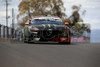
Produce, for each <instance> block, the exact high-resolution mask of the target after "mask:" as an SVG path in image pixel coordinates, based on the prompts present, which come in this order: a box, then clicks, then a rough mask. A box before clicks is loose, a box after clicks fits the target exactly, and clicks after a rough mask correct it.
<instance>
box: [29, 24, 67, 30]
mask: <svg viewBox="0 0 100 67" xmlns="http://www.w3.org/2000/svg"><path fill="white" fill-rule="evenodd" d="M30 27H31V29H36V28H37V29H38V30H48V29H52V30H64V29H69V28H68V27H67V26H65V25H56V24H41V25H31V26H30Z"/></svg>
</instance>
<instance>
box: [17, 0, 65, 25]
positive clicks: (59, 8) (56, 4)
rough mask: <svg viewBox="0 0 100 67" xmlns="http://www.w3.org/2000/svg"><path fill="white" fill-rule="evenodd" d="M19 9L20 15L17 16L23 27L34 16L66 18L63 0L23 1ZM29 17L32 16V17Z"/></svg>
mask: <svg viewBox="0 0 100 67" xmlns="http://www.w3.org/2000/svg"><path fill="white" fill-rule="evenodd" d="M18 8H19V14H18V15H17V20H18V21H19V22H20V24H21V25H23V24H24V23H25V22H26V21H27V20H28V18H32V17H34V16H58V17H60V18H63V17H64V16H66V14H65V13H64V11H65V8H64V6H63V2H62V0H25V1H24V0H22V2H21V3H20V4H19V6H18ZM29 15H31V17H30V16H29ZM22 17H23V18H22ZM26 17H27V18H26ZM20 18H22V19H20ZM24 19H25V20H24ZM23 26H24V25H23Z"/></svg>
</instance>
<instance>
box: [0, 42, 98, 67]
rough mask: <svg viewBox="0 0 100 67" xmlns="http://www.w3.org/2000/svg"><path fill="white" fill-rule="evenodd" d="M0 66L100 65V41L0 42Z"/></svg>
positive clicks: (67, 66)
mask: <svg viewBox="0 0 100 67" xmlns="http://www.w3.org/2000/svg"><path fill="white" fill-rule="evenodd" d="M0 67H100V43H72V44H71V45H63V44H60V45H58V44H56V43H50V44H49V43H42V44H40V43H37V44H32V43H31V44H27V43H23V42H0Z"/></svg>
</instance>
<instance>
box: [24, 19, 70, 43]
mask: <svg viewBox="0 0 100 67" xmlns="http://www.w3.org/2000/svg"><path fill="white" fill-rule="evenodd" d="M67 24H68V23H65V24H63V22H62V20H61V19H60V18H59V17H34V18H33V19H32V20H31V21H29V22H26V23H25V28H24V42H34V43H35V42H39V41H40V42H50V41H51V42H58V43H70V41H71V40H70V39H71V38H70V37H71V35H70V29H69V27H68V26H67Z"/></svg>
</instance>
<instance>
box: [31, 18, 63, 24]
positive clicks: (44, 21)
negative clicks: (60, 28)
mask: <svg viewBox="0 0 100 67" xmlns="http://www.w3.org/2000/svg"><path fill="white" fill-rule="evenodd" d="M32 24H34V25H39V24H57V25H62V24H63V23H62V21H60V20H58V19H55V20H49V19H47V20H46V19H35V20H33V21H32Z"/></svg>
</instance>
